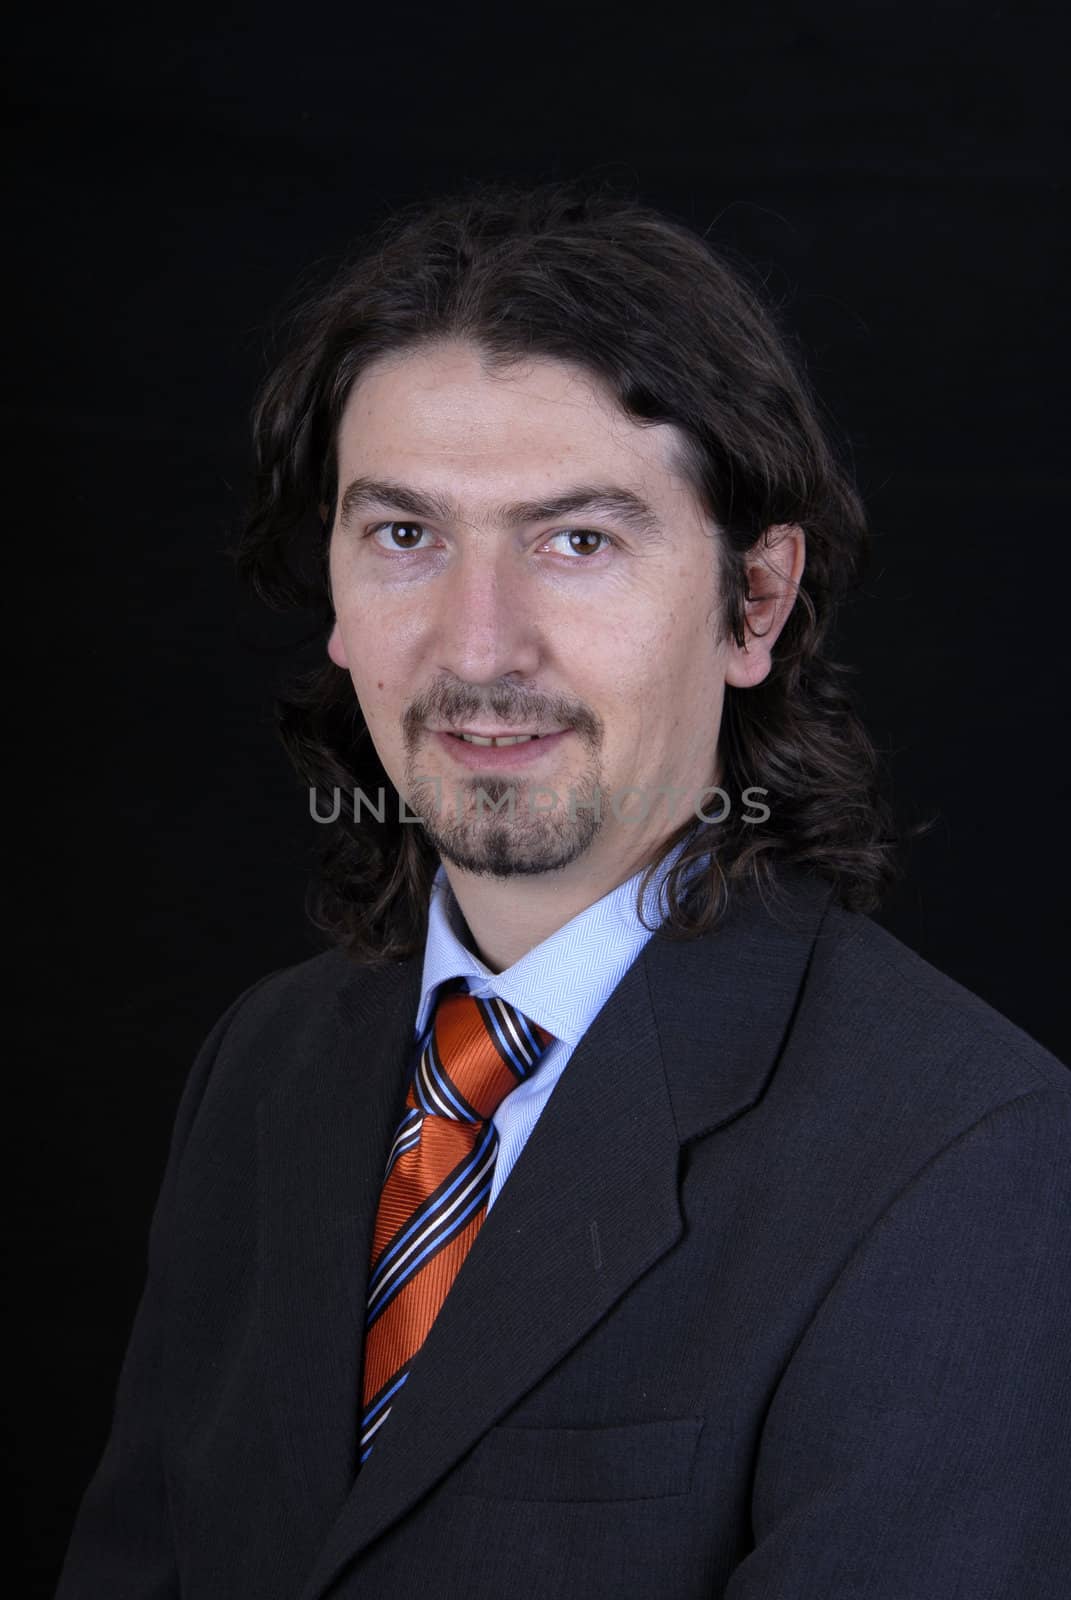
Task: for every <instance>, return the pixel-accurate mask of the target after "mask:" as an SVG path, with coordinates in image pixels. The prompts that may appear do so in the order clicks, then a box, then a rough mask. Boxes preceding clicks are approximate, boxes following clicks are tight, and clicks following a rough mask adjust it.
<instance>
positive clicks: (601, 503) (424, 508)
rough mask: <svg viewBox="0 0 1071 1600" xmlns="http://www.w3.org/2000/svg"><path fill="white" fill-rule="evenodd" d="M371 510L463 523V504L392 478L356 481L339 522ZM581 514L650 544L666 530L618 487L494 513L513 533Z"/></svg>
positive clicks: (567, 492) (587, 488) (580, 490)
mask: <svg viewBox="0 0 1071 1600" xmlns="http://www.w3.org/2000/svg"><path fill="white" fill-rule="evenodd" d="M369 506H392V507H393V508H394V509H395V510H397V511H402V512H404V513H405V515H406V516H409V517H421V518H423V517H426V518H428V520H429V521H432V522H463V521H464V520H465V519H464V517H463V516H462V515H461V511H460V509H459V507H458V506H457V505H455V503H454V502H453V501H452V500H451V499H450V498H449V497H448V496H446V495H441V494H436V493H434V492H428V491H425V490H420V489H413V488H410V487H409V486H408V485H407V484H404V483H392V482H391V481H390V480H389V479H386V478H354V480H353V482H352V483H350V484H349V485H348V486H347V488H346V490H345V493H344V494H343V496H342V501H341V504H340V506H339V522H340V524H341V525H342V526H343V527H347V526H348V525H349V524H350V523H351V522H352V520H353V518H354V517H355V516H356V514H357V512H358V511H361V510H367V509H368V507H369ZM578 513H585V514H587V515H588V516H592V515H594V516H603V517H610V518H613V519H614V520H615V521H617V522H621V523H625V524H627V525H628V526H629V527H630V528H632V529H634V530H635V531H636V532H637V533H642V534H644V535H646V536H647V537H648V538H650V539H660V538H662V537H663V536H664V535H663V530H662V525H661V523H660V522H659V520H658V518H657V516H656V515H655V513H654V511H653V510H652V508H651V507H650V506H649V505H648V504H647V501H646V500H644V499H642V498H641V496H640V495H638V494H636V493H635V491H634V490H632V489H625V488H621V487H619V486H618V485H617V484H578V485H577V486H576V487H575V488H571V489H564V490H563V491H562V492H561V493H560V494H556V495H552V496H550V497H549V498H547V499H545V500H520V501H516V502H514V503H513V504H512V505H499V506H495V507H494V508H492V512H491V515H492V519H493V520H494V521H496V522H502V523H505V524H506V526H507V527H509V528H520V527H524V526H525V525H526V524H527V523H530V522H555V521H557V520H558V519H559V518H561V517H573V516H576V515H577V514H578Z"/></svg>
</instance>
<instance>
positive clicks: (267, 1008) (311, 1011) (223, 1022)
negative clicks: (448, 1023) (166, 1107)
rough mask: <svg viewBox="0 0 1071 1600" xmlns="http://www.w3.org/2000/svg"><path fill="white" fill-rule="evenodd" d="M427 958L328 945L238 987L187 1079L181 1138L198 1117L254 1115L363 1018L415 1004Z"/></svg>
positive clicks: (377, 1018) (381, 1018) (379, 1020)
mask: <svg viewBox="0 0 1071 1600" xmlns="http://www.w3.org/2000/svg"><path fill="white" fill-rule="evenodd" d="M418 974H419V963H414V962H413V961H408V962H390V963H384V964H383V965H381V966H371V967H362V966H360V965H358V964H357V963H356V962H354V961H353V960H352V959H351V958H350V957H349V956H347V955H346V954H345V953H344V952H343V951H341V950H337V949H333V950H326V951H323V952H322V953H320V954H319V955H314V956H310V957H308V958H306V959H305V960H302V961H298V962H295V963H294V964H293V965H291V966H287V967H280V968H278V969H276V970H275V971H273V972H269V973H266V974H265V975H264V976H263V977H261V978H259V979H257V981H256V982H255V983H252V984H250V985H249V986H248V987H247V988H246V989H244V990H243V991H242V992H241V993H240V994H238V995H237V996H236V997H235V998H234V999H233V1000H232V1001H231V1003H230V1005H228V1007H227V1008H226V1010H225V1011H224V1012H223V1013H222V1015H221V1016H219V1017H218V1018H217V1020H216V1022H215V1023H214V1024H213V1026H212V1028H211V1029H210V1031H209V1033H208V1034H207V1036H206V1038H205V1040H204V1042H203V1044H202V1045H201V1048H200V1050H199V1052H198V1055H197V1058H196V1060H195V1062H194V1064H193V1068H192V1070H191V1072H190V1074H189V1077H188V1079H187V1083H186V1088H185V1091H184V1095H183V1103H182V1105H181V1107H180V1111H179V1118H178V1125H177V1133H178V1142H179V1143H182V1142H184V1139H185V1135H186V1133H187V1132H188V1131H189V1128H190V1126H191V1125H192V1123H193V1121H194V1120H195V1118H200V1119H201V1120H202V1121H203V1120H204V1117H205V1116H206V1115H207V1116H208V1118H209V1120H211V1121H214V1120H216V1118H220V1117H222V1118H225V1119H226V1118H228V1117H230V1116H232V1115H235V1114H237V1115H239V1116H240V1117H241V1118H242V1119H243V1120H246V1119H247V1118H248V1115H249V1113H250V1112H251V1110H252V1107H253V1106H254V1105H255V1104H256V1102H257V1101H259V1100H260V1099H262V1098H263V1096H264V1095H265V1094H267V1093H269V1092H270V1091H271V1089H272V1088H273V1087H274V1085H275V1084H276V1083H277V1082H279V1081H280V1080H281V1079H282V1078H284V1077H286V1076H288V1075H289V1074H290V1073H292V1072H293V1071H295V1070H300V1069H301V1068H302V1067H303V1066H304V1065H305V1064H306V1063H308V1062H310V1061H316V1060H321V1059H323V1058H324V1057H325V1056H327V1055H329V1054H330V1053H331V1052H332V1051H333V1050H335V1049H336V1048H337V1047H338V1042H339V1039H340V1035H343V1034H345V1033H346V1031H347V1030H349V1029H352V1028H354V1027H355V1026H362V1025H364V1026H367V1027H368V1028H369V1029H374V1028H379V1027H381V1026H382V1025H383V1023H384V1022H385V1021H386V1019H387V1018H388V1017H397V1016H398V1015H400V1014H401V1012H402V1011H404V1010H405V1009H406V1008H408V1009H414V1005H413V1000H412V993H413V983H414V979H415V977H417V976H418Z"/></svg>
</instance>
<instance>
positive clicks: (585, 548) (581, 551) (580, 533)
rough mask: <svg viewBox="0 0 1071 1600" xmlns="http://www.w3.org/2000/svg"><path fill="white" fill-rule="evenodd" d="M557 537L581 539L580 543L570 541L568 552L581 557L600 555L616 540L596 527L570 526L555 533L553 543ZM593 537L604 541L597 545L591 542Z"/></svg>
mask: <svg viewBox="0 0 1071 1600" xmlns="http://www.w3.org/2000/svg"><path fill="white" fill-rule="evenodd" d="M555 539H569V540H578V541H580V543H570V545H569V546H568V553H569V554H570V555H574V556H581V557H583V556H599V555H601V554H602V552H603V550H604V549H605V548H606V546H607V545H609V544H613V542H614V541H613V540H612V539H611V537H610V535H609V534H608V533H600V532H599V531H598V530H597V529H595V528H568V529H566V531H565V532H564V533H556V534H554V536H553V538H552V539H551V541H550V542H551V543H552V544H553V542H554V540H555ZM593 539H601V540H603V541H604V542H603V543H602V544H600V545H597V546H596V545H594V544H592V543H591V541H592V540H593Z"/></svg>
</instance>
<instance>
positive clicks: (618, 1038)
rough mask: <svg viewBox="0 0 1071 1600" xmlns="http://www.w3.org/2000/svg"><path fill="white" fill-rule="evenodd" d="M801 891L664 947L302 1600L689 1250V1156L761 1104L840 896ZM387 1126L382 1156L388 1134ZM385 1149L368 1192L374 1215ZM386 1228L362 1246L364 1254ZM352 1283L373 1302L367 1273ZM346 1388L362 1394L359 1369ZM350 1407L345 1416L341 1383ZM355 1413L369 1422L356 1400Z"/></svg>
mask: <svg viewBox="0 0 1071 1600" xmlns="http://www.w3.org/2000/svg"><path fill="white" fill-rule="evenodd" d="M793 881H794V882H795V887H794V889H793V891H792V897H791V904H790V906H789V908H788V921H787V923H785V924H782V923H778V922H776V921H774V920H772V919H771V918H770V916H769V913H768V911H767V910H766V908H765V907H764V906H763V905H762V904H761V902H759V901H758V900H757V899H756V898H755V897H754V896H753V895H751V894H748V893H746V892H744V891H741V892H740V893H739V894H738V896H737V900H736V902H735V903H734V908H733V911H732V913H731V914H730V917H729V918H728V920H727V921H726V922H725V923H724V924H723V925H722V926H721V927H720V928H718V929H716V930H715V931H714V933H713V934H711V935H708V936H707V937H705V938H703V939H701V940H698V941H692V942H687V943H683V944H682V943H678V942H671V941H666V940H662V939H660V938H659V937H658V936H657V935H656V936H655V937H654V938H652V939H651V940H650V941H649V942H648V944H647V946H646V947H645V950H644V952H643V954H642V955H641V957H640V958H639V959H638V960H637V961H636V962H635V963H634V965H633V966H632V967H631V968H630V969H629V971H628V972H627V973H626V975H625V977H624V979H623V980H622V982H621V983H620V984H619V986H618V988H617V989H616V990H615V991H614V993H613V995H612V996H611V998H610V1000H609V1001H608V1002H607V1004H606V1005H605V1006H604V1007H603V1009H602V1011H601V1012H600V1013H599V1014H598V1016H597V1017H596V1018H595V1020H594V1022H593V1023H592V1025H591V1027H590V1028H589V1029H588V1031H587V1033H586V1034H585V1035H584V1037H583V1038H582V1040H581V1041H580V1043H579V1044H578V1046H577V1048H576V1050H575V1051H574V1053H573V1055H572V1057H571V1058H570V1061H569V1063H568V1066H567V1068H566V1070H565V1072H564V1073H563V1075H562V1077H561V1079H560V1080H559V1082H558V1084H557V1085H556V1086H555V1089H554V1092H553V1093H552V1095H551V1097H550V1099H549V1100H548V1102H547V1105H546V1107H545V1108H544V1110H543V1112H542V1115H541V1116H540V1118H539V1121H538V1122H537V1124H536V1126H535V1128H534V1130H533V1132H532V1134H531V1136H530V1137H529V1139H528V1142H527V1143H526V1145H525V1147H524V1149H523V1150H522V1152H521V1155H520V1157H519V1159H518V1161H517V1163H516V1165H515V1167H514V1169H513V1171H512V1172H511V1174H510V1177H509V1180H508V1182H507V1183H506V1185H505V1186H504V1188H503V1189H502V1192H501V1194H500V1195H499V1197H498V1199H497V1200H496V1202H495V1204H494V1206H493V1207H492V1208H491V1211H490V1213H489V1214H488V1217H487V1219H486V1221H485V1223H484V1226H483V1227H482V1228H481V1230H480V1232H479V1234H478V1235H477V1237H476V1241H475V1243H474V1244H473V1246H472V1248H471V1250H470V1251H469V1254H468V1256H467V1257H466V1258H465V1261H464V1264H463V1266H462V1268H461V1270H460V1272H459V1273H458V1276H457V1278H456V1280H455V1282H454V1284H453V1285H452V1287H451V1290H450V1293H449V1295H448V1296H447V1299H446V1301H445V1303H444V1305H443V1307H442V1310H441V1311H440V1313H439V1315H438V1317H437V1318H436V1321H435V1323H434V1324H433V1326H432V1328H431V1331H430V1333H429V1335H428V1337H427V1339H426V1340H425V1342H424V1345H423V1346H422V1348H421V1350H420V1351H419V1352H418V1355H417V1357H416V1359H415V1360H414V1362H413V1365H412V1368H411V1371H410V1375H409V1378H408V1380H407V1382H406V1384H405V1386H404V1388H403V1389H402V1390H401V1391H400V1394H399V1396H398V1398H397V1400H396V1401H395V1404H394V1407H393V1409H392V1411H391V1414H390V1416H389V1418H388V1419H387V1422H386V1423H385V1424H384V1427H383V1431H382V1435H381V1436H380V1438H379V1441H378V1443H377V1446H376V1448H375V1449H373V1451H372V1454H371V1456H370V1457H369V1459H368V1461H367V1462H366V1463H365V1465H364V1467H363V1469H362V1470H361V1473H360V1476H359V1478H358V1479H357V1481H356V1483H355V1484H354V1485H353V1487H352V1490H351V1492H350V1494H349V1496H348V1498H347V1500H346V1503H345V1505H344V1507H343V1509H342V1512H341V1514H340V1516H339V1517H338V1520H337V1521H336V1523H335V1525H334V1527H333V1528H332V1529H331V1531H330V1533H329V1535H328V1537H327V1540H326V1542H325V1544H324V1546H323V1549H322V1550H321V1553H320V1557H319V1559H318V1561H317V1563H316V1565H315V1568H314V1570H313V1572H312V1573H311V1574H310V1578H309V1582H308V1584H307V1586H306V1588H305V1590H304V1591H303V1594H302V1600H318V1597H320V1596H322V1595H323V1593H324V1591H325V1590H326V1589H327V1588H328V1587H329V1586H330V1584H331V1583H332V1582H333V1580H334V1579H335V1578H336V1577H337V1576H338V1575H339V1573H340V1572H341V1570H342V1569H343V1568H344V1567H345V1566H346V1565H347V1563H348V1562H350V1561H351V1560H352V1559H353V1558H354V1557H356V1556H357V1555H358V1554H359V1553H360V1551H361V1550H362V1549H364V1548H365V1547H366V1546H367V1545H368V1544H369V1543H370V1542H371V1541H372V1540H373V1539H375V1538H377V1537H378V1536H379V1535H380V1534H381V1533H383V1532H384V1531H385V1530H386V1529H387V1528H388V1527H389V1526H390V1525H391V1524H392V1523H394V1522H395V1521H397V1519H398V1518H399V1517H401V1516H403V1515H404V1514H405V1512H406V1511H408V1510H409V1509H410V1508H411V1507H412V1506H413V1505H414V1504H415V1503H416V1502H417V1501H418V1500H419V1499H420V1497H421V1496H422V1495H424V1494H425V1493H426V1492H427V1491H428V1490H429V1489H430V1488H432V1487H433V1485H434V1484H435V1483H436V1482H437V1481H438V1480H439V1479H440V1478H442V1476H443V1475H444V1474H445V1473H447V1472H448V1471H449V1470H450V1468H451V1467H452V1466H453V1465H454V1464H455V1463H456V1462H457V1461H458V1460H459V1459H460V1457H461V1456H462V1455H464V1454H465V1453H466V1451H468V1450H469V1449H471V1448H472V1446H473V1445H475V1444H476V1442H477V1441H478V1440H479V1438H480V1437H481V1436H482V1435H483V1434H484V1433H486V1432H487V1430H488V1429H489V1428H491V1427H492V1426H494V1424H495V1423H496V1422H497V1421H498V1420H499V1419H500V1418H502V1417H503V1416H504V1415H505V1414H506V1413H508V1412H509V1410H510V1409H511V1408H512V1407H513V1406H514V1405H516V1403H517V1402H518V1401H519V1400H520V1399H521V1398H522V1397H523V1396H524V1395H525V1394H526V1393H527V1392H528V1390H530V1389H531V1388H532V1387H533V1386H534V1385H535V1384H536V1383H537V1382H538V1381H539V1380H540V1379H541V1378H542V1377H543V1376H544V1375H545V1374H546V1373H547V1372H548V1371H549V1370H550V1369H551V1368H552V1367H553V1366H554V1365H555V1364H556V1363H557V1362H558V1361H560V1360H561V1359H562V1358H563V1357H564V1356H565V1355H566V1354H567V1353H568V1352H569V1350H571V1349H572V1348H573V1347H574V1346H575V1345H576V1344H577V1343H578V1342H579V1341H580V1340H581V1339H582V1338H583V1336H584V1335H585V1334H586V1333H587V1331H588V1330H589V1329H590V1328H591V1327H592V1326H593V1325H594V1324H595V1323H596V1322H598V1321H599V1319H600V1318H601V1317H602V1316H604V1315H605V1313H606V1312H607V1311H608V1310H609V1309H610V1307H611V1306H613V1304H614V1303H615V1302H616V1301H617V1300H618V1299H620V1298H621V1296H622V1295H624V1294H625V1293H626V1292H627V1290H628V1289H629V1287H630V1286H631V1285H632V1284H633V1283H634V1282H635V1281H636V1280H637V1278H638V1277H639V1276H640V1275H641V1274H642V1273H644V1272H646V1271H647V1270H648V1268H649V1267H651V1266H652V1265H653V1263H654V1262H656V1261H658V1260H659V1259H660V1258H661V1257H662V1256H664V1255H665V1254H666V1252H667V1251H669V1250H670V1249H671V1248H672V1247H673V1245H674V1244H675V1243H676V1242H677V1240H678V1239H679V1238H680V1236H681V1233H682V1230H683V1221H682V1217H681V1209H680V1199H679V1187H678V1168H679V1158H680V1147H681V1144H682V1142H683V1141H684V1139H685V1138H686V1137H694V1136H697V1135H698V1134H700V1133H708V1132H712V1131H713V1130H714V1129H716V1128H717V1127H719V1126H722V1125H724V1124H725V1123H726V1122H728V1121H730V1120H731V1119H732V1118H734V1117H735V1116H737V1115H739V1114H740V1113H741V1112H742V1111H744V1110H746V1109H747V1107H748V1106H750V1105H752V1104H753V1103H754V1102H755V1101H756V1100H757V1099H758V1098H759V1097H760V1095H761V1093H762V1090H763V1088H764V1087H765V1083H766V1081H767V1079H768V1077H769V1074H770V1072H771V1071H772V1068H773V1065H774V1063H775V1060H776V1056H777V1053H778V1050H779V1048H780V1046H781V1043H782V1041H783V1038H784V1036H785V1033H786V1030H787V1027H788V1023H789V1018H790V1015H791V1010H792V1006H793V1003H794V1001H795V998H796V994H797V992H798V988H799V984H800V982H801V980H802V976H803V972H804V969H805V966H806V961H807V958H808V956H809V954H810V949H811V945H812V943H813V939H814V935H815V930H816V927H817V924H818V921H819V919H820V917H821V914H822V912H823V910H824V908H825V905H826V902H827V900H828V897H829V889H828V886H820V885H819V884H818V883H817V882H815V881H813V880H810V879H801V880H799V881H795V880H793ZM414 1010H415V1001H414ZM412 1021H413V1018H412V1016H410V1017H409V1018H408V1023H409V1026H410V1027H411V1026H412ZM369 1120H370V1121H375V1122H376V1124H377V1137H379V1138H380V1140H381V1143H382V1141H384V1140H386V1138H387V1136H388V1128H389V1118H387V1119H384V1117H383V1114H382V1112H379V1113H377V1115H376V1116H375V1117H372V1118H370V1119H369ZM384 1151H385V1145H384V1146H383V1149H380V1150H378V1151H377V1152H376V1161H374V1162H373V1163H372V1166H373V1173H372V1175H369V1174H364V1175H363V1177H362V1183H361V1191H360V1192H361V1204H362V1205H364V1206H367V1207H368V1208H369V1209H370V1210H374V1207H375V1205H376V1202H377V1200H378V1179H379V1177H380V1175H381V1174H380V1172H379V1166H381V1164H382V1159H383V1154H384ZM334 1203H335V1204H337V1199H336V1201H335V1202H334ZM362 1217H363V1214H362ZM370 1226H371V1223H370V1221H368V1222H367V1226H364V1225H362V1227H361V1228H359V1229H357V1230H356V1231H357V1232H358V1233H359V1234H360V1237H361V1241H362V1242H364V1238H365V1234H366V1233H367V1232H368V1231H369V1229H370ZM352 1231H353V1230H352V1229H351V1232H352ZM338 1268H339V1270H340V1271H342V1270H344V1268H343V1262H342V1261H341V1259H340V1260H339V1263H338ZM345 1270H349V1271H350V1272H351V1273H352V1274H353V1284H354V1286H355V1291H356V1290H357V1289H358V1288H359V1294H360V1296H361V1297H363V1292H364V1283H365V1273H366V1262H365V1261H364V1259H363V1258H362V1259H361V1260H359V1261H354V1262H352V1263H350V1264H349V1265H348V1267H346V1268H345ZM340 1360H341V1357H340ZM347 1374H348V1375H350V1374H352V1382H353V1394H355V1393H356V1367H355V1365H354V1366H350V1367H348V1368H347ZM333 1393H334V1394H335V1395H336V1397H337V1398H341V1395H342V1387H341V1385H340V1384H339V1383H338V1382H337V1380H336V1382H335V1384H334V1386H333ZM347 1403H349V1404H350V1405H351V1407H353V1406H355V1401H354V1400H353V1398H352V1396H347ZM353 1427H354V1429H356V1412H355V1411H354V1416H353Z"/></svg>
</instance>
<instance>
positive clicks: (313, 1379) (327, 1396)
mask: <svg viewBox="0 0 1071 1600" xmlns="http://www.w3.org/2000/svg"><path fill="white" fill-rule="evenodd" d="M340 967H341V969H342V972H343V974H344V977H343V980H342V983H341V986H340V988H339V990H338V992H337V993H335V994H333V995H332V996H331V1001H330V1003H329V1005H328V1007H327V1008H326V1014H325V1016H324V1018H323V1024H324V1025H323V1026H322V1027H319V1026H318V1027H316V1028H315V1029H314V1036H315V1037H316V1039H317V1046H316V1048H315V1049H314V1050H313V1051H310V1052H308V1053H307V1054H306V1053H303V1054H302V1058H301V1059H300V1060H299V1061H297V1062H296V1063H295V1066H294V1068H293V1070H292V1071H290V1072H289V1073H288V1074H287V1075H286V1076H284V1077H283V1078H282V1079H280V1081H279V1082H278V1083H277V1084H276V1086H275V1087H274V1089H273V1090H271V1091H270V1092H269V1094H268V1095H267V1096H266V1097H265V1099H264V1100H263V1101H261V1103H260V1105H259V1107H258V1112H257V1116H258V1163H257V1170H258V1190H259V1193H258V1204H259V1212H260V1220H259V1226H260V1236H259V1241H258V1248H259V1253H260V1286H261V1287H260V1296H261V1299H260V1314H261V1318H262V1322H263V1333H264V1348H265V1351H266V1353H267V1360H268V1364H269V1381H270V1383H271V1389H272V1409H273V1422H274V1426H275V1430H276V1437H277V1442H278V1447H279V1450H280V1452H281V1456H282V1460H283V1462H284V1466H285V1469H286V1473H287V1478H288V1482H289V1483H290V1486H291V1490H292V1497H293V1500H294V1504H295V1509H296V1510H297V1512H298V1513H299V1514H300V1515H301V1517H302V1519H303V1521H305V1522H306V1523H307V1525H308V1526H309V1527H310V1529H315V1530H317V1531H318V1532H321V1533H322V1531H323V1527H324V1520H325V1517H329V1516H330V1515H331V1513H332V1510H334V1509H335V1508H337V1507H338V1506H339V1505H340V1504H341V1502H342V1500H343V1499H344V1497H345V1495H346V1494H347V1492H348V1490H349V1489H350V1487H351V1485H352V1483H353V1478H354V1473H355V1471H356V1461H357V1426H358V1420H359V1419H358V1407H359V1371H360V1368H359V1362H360V1357H361V1347H362V1335H363V1330H364V1299H365V1286H366V1279H367V1273H368V1253H369V1250H370V1247H371V1237H372V1225H373V1221H374V1217H375V1208H376V1205H377V1202H378V1199H379V1188H380V1179H381V1177H382V1169H383V1163H384V1161H385V1159H386V1154H387V1151H388V1149H389V1147H390V1141H391V1137H392V1135H393V1132H394V1124H395V1123H396V1121H397V1119H398V1117H399V1116H400V1114H401V1106H402V1101H403V1099H404V1094H405V1070H406V1065H407V1059H408V1052H409V1050H410V1047H411V1036H412V1030H413V1023H414V1019H415V1016H416V1008H417V1003H418V1001H419V995H420V970H421V963H420V960H419V959H414V960H412V961H410V962H406V963H400V964H396V965H394V966H392V967H390V968H386V969H383V970H376V971H362V972H361V973H360V974H359V975H358V974H355V973H354V969H353V968H352V966H351V965H350V964H349V963H345V964H343V963H342V961H341V959H340Z"/></svg>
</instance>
